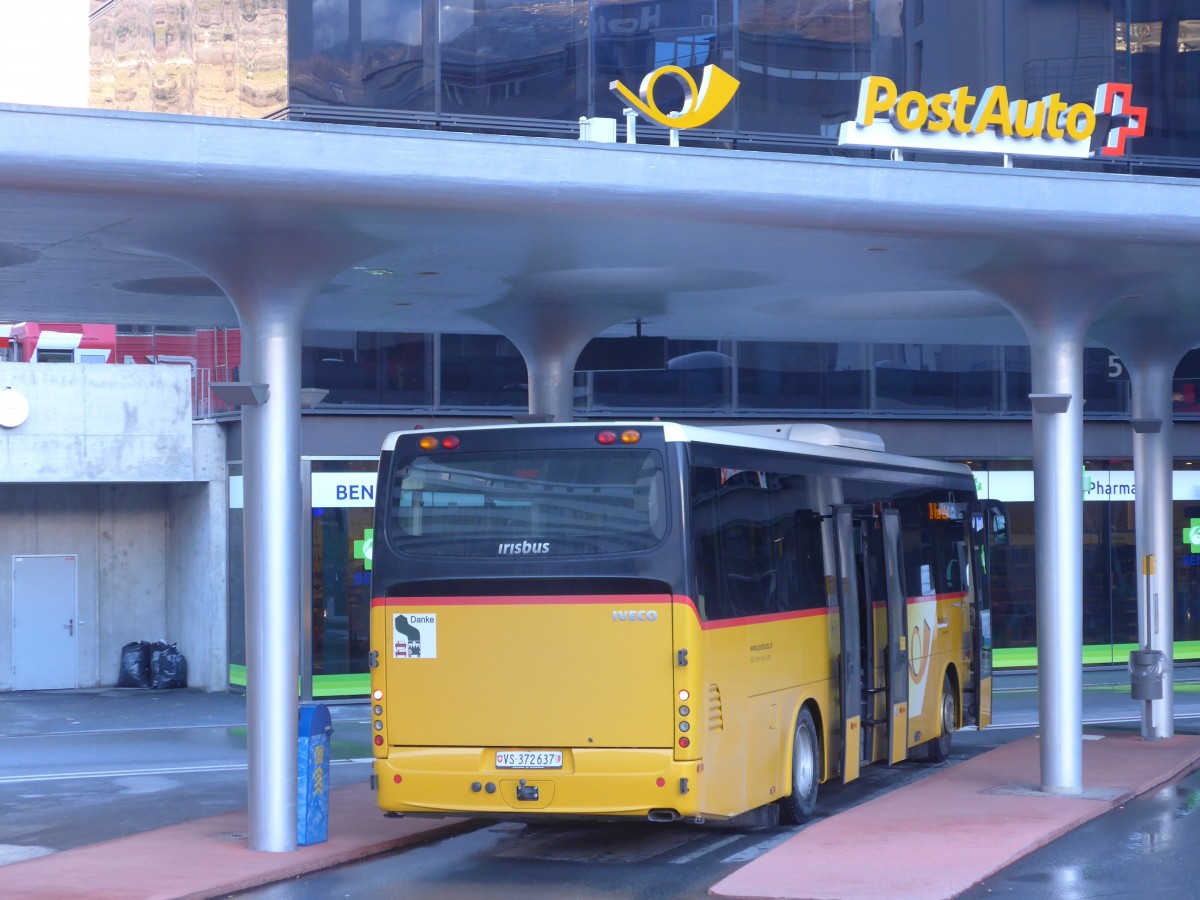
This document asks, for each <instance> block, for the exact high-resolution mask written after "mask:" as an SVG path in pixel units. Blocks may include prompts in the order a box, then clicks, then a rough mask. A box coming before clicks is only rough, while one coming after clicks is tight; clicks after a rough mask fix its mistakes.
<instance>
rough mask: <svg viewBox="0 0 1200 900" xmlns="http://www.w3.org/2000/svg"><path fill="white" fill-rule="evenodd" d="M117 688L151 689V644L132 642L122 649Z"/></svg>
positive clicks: (147, 642)
mask: <svg viewBox="0 0 1200 900" xmlns="http://www.w3.org/2000/svg"><path fill="white" fill-rule="evenodd" d="M117 687H138V688H144V687H150V642H149V641H130V642H129V643H128V644H126V645H125V646H124V647H122V648H121V673H120V674H119V675H118V676H117Z"/></svg>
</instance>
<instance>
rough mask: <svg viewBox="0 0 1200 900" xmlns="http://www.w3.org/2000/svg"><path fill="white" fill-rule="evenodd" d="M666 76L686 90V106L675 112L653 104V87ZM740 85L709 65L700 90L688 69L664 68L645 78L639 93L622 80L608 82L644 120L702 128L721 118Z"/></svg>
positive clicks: (677, 67)
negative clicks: (718, 117)
mask: <svg viewBox="0 0 1200 900" xmlns="http://www.w3.org/2000/svg"><path fill="white" fill-rule="evenodd" d="M666 76H670V77H671V78H674V79H675V80H676V81H677V82H679V84H680V86H681V87H682V88H683V107H682V108H681V109H679V110H676V111H674V112H663V111H662V110H661V109H659V108H658V104H657V103H656V102H655V101H654V86H655V85H656V84H657V83H658V80H659V79H660V78H664V77H666ZM740 84H741V82H740V81H738V80H737V79H736V78H734V77H733V76H732V75H730V74H729V73H727V72H725V71H723V70H722V69H718V68H717V67H716V66H713V65H707V66H705V67H704V74H703V76H702V77H701V79H700V87H699V88H697V87H696V80H695V79H694V78H692V76H691V75H690V74H688V72H687V70H686V69H682V68H680V67H679V66H663V67H662V68H659V69H655V70H654V71H653V72H651V73H650V74H649V75H647V76H646V77H645V78H643V79H642V84H641V86H640V87H639V88H638V93H637V94H635V93H634V92H633V91H631V90H630V89H629V88H627V87H625V85H623V84H622V83H621V82H619V81H612V82H609V85H608V89H609V90H610V91H612V92H613V93H614V94H616V95H617V96H618V97H620V98H621V99H622V100H624V101H625V102H626V103H628V104H629V105H630V106H632V107H633V108H634V109H636V110H637V111H638V113H640V114H641V115H642V117H643V118H645V119H648V120H649V121H651V122H654V123H655V124H657V125H662V126H663V127H664V128H699V127H700V126H701V125H705V124H707V123H709V122H711V121H712V120H713V119H715V118H716V117H717V116H718V115H720V113H721V110H723V109H724V108H725V107H726V106H728V105H729V101H730V100H732V99H733V95H734V94H736V93H737V89H738V85H740ZM639 95H640V96H639Z"/></svg>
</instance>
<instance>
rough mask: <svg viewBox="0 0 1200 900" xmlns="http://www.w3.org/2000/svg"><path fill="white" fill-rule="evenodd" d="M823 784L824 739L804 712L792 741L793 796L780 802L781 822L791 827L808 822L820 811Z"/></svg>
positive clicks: (801, 712) (806, 712) (804, 710)
mask: <svg viewBox="0 0 1200 900" xmlns="http://www.w3.org/2000/svg"><path fill="white" fill-rule="evenodd" d="M820 782H821V739H820V738H819V737H818V736H817V726H816V724H815V723H814V722H813V717H812V713H810V712H809V711H808V710H807V709H802V710H800V715H798V716H797V717H796V735H795V737H794V738H793V740H792V793H791V794H790V795H789V796H787V797H784V798H783V799H782V800H780V801H779V812H780V818H781V819H782V820H783V821H784V822H786V823H787V824H789V825H799V824H801V823H802V822H805V821H807V820H808V818H809V816H811V815H812V814H813V810H815V809H816V808H817V786H818V785H819V784H820Z"/></svg>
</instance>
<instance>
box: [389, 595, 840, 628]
mask: <svg viewBox="0 0 1200 900" xmlns="http://www.w3.org/2000/svg"><path fill="white" fill-rule="evenodd" d="M664 596H665V597H666V599H664ZM671 602H674V603H676V604H678V605H680V606H686V607H687V608H688V609H689V610H691V612H692V614H693V615H694V616H695V617H696V618H697V619H699V618H700V612H699V610H698V609H697V608H696V603H695V601H694V600H692V598H691V597H683V596H676V597H674V598H672V597H671V596H670V595H663V594H610V595H590V594H588V595H582V596H579V595H574V594H555V595H547V596H542V597H375V598H374V599H372V600H371V608H372V609H374V608H375V607H381V608H385V609H386V608H388V607H399V606H511V605H519V606H570V605H573V604H575V605H578V604H592V605H596V604H607V605H610V606H611V605H612V604H614V603H617V604H620V605H627V604H629V603H645V604H650V603H659V604H662V603H671ZM828 613H829V607H825V606H822V607H818V608H817V609H798V610H793V611H791V612H782V613H766V614H764V615H761V616H742V617H739V618H736V619H718V620H716V621H709V622H701V623H700V628H701V629H702V630H704V631H708V630H710V629H714V628H736V627H737V626H739V625H757V624H761V623H765V622H785V621H787V620H789V619H806V618H809V617H811V616H824V615H828Z"/></svg>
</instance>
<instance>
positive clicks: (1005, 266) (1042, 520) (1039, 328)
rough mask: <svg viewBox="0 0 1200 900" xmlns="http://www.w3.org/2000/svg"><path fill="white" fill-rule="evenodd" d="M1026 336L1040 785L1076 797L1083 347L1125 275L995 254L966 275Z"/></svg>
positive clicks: (1085, 264)
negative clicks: (1030, 409) (994, 297)
mask: <svg viewBox="0 0 1200 900" xmlns="http://www.w3.org/2000/svg"><path fill="white" fill-rule="evenodd" d="M969 277H970V280H971V281H972V282H974V283H975V284H977V285H979V286H981V287H984V288H986V289H988V290H990V291H992V292H993V293H994V294H996V295H997V296H998V297H999V298H1000V299H1001V300H1002V301H1003V302H1004V304H1005V305H1006V306H1007V307H1008V308H1009V309H1010V310H1011V311H1012V312H1013V314H1014V315H1016V317H1017V319H1018V320H1020V322H1021V325H1022V327H1023V328H1024V329H1025V334H1026V335H1027V336H1028V338H1029V346H1030V353H1031V369H1032V371H1031V378H1032V390H1031V392H1030V401H1031V405H1032V407H1033V480H1034V517H1035V535H1034V546H1035V552H1036V563H1035V574H1036V581H1037V584H1036V604H1037V629H1038V712H1039V718H1040V730H1041V735H1040V736H1041V740H1040V742H1039V745H1038V747H1039V752H1040V756H1041V788H1042V790H1043V791H1046V792H1047V793H1053V794H1079V793H1082V791H1083V483H1082V472H1083V346H1084V339H1085V337H1086V335H1087V331H1088V328H1089V327H1090V325H1091V323H1092V322H1093V321H1094V320H1095V319H1096V317H1097V315H1098V314H1099V313H1100V312H1101V310H1103V309H1104V308H1105V307H1106V306H1108V305H1109V304H1110V303H1111V302H1112V301H1113V300H1115V299H1116V298H1118V297H1120V296H1121V295H1122V294H1123V293H1124V288H1125V287H1126V285H1127V280H1126V279H1125V278H1120V277H1113V276H1112V275H1111V273H1110V274H1108V275H1107V276H1106V277H1104V278H1101V277H1100V276H1098V275H1097V274H1096V270H1095V266H1094V265H1093V261H1092V260H1091V259H1090V258H1088V257H1087V256H1086V254H1083V255H1081V254H1079V253H1076V252H1074V251H1072V250H1071V249H1070V248H1067V247H1056V246H1052V245H1047V247H1046V248H1044V250H1043V251H1042V252H1041V253H1040V254H1034V255H1026V256H1019V257H1003V258H1001V257H997V258H996V259H995V260H994V261H993V262H991V263H989V264H988V265H986V266H984V267H981V268H980V269H977V270H976V271H974V272H973V273H971V275H970V276H969Z"/></svg>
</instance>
